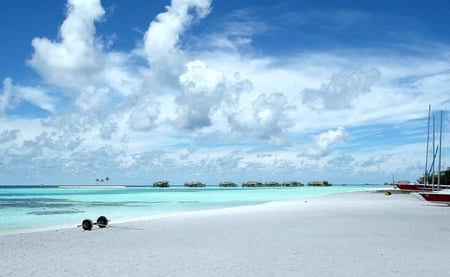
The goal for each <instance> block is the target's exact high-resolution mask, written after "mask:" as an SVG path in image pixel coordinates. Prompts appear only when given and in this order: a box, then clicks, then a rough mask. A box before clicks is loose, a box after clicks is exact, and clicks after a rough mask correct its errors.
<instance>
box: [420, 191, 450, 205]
mask: <svg viewBox="0 0 450 277" xmlns="http://www.w3.org/2000/svg"><path fill="white" fill-rule="evenodd" d="M419 194H420V196H422V197H423V199H425V200H427V201H429V202H433V203H437V204H446V205H450V193H449V192H445V193H444V192H419Z"/></svg>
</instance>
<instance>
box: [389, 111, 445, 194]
mask: <svg viewBox="0 0 450 277" xmlns="http://www.w3.org/2000/svg"><path fill="white" fill-rule="evenodd" d="M430 116H431V105H430V106H428V134H427V151H426V153H427V154H426V157H425V175H424V178H423V180H424V183H423V184H418V183H410V182H409V181H398V182H395V183H394V185H395V186H396V187H397V188H399V189H401V190H407V191H413V192H423V191H435V190H443V189H450V185H440V186H437V185H435V184H434V174H433V171H434V168H435V167H434V162H435V160H436V155H437V154H438V149H439V155H440V153H441V152H440V146H439V147H438V148H435V147H434V117H433V162H432V163H431V166H430V169H429V170H428V147H429V141H430ZM441 139H442V111H441ZM429 176H433V182H432V184H428V183H427V182H428V177H429ZM439 177H440V157H439ZM439 177H438V178H439ZM438 183H440V182H439V181H438Z"/></svg>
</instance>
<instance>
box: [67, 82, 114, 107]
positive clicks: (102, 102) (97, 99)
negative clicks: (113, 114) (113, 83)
mask: <svg viewBox="0 0 450 277" xmlns="http://www.w3.org/2000/svg"><path fill="white" fill-rule="evenodd" d="M108 94H109V88H107V87H103V88H98V89H97V88H95V87H92V86H89V87H86V88H83V89H82V90H81V93H80V95H79V96H78V97H77V99H76V100H75V105H76V106H77V107H78V108H79V109H80V111H82V112H88V111H93V110H95V109H98V108H102V107H103V108H106V107H107V105H108V99H109V98H108Z"/></svg>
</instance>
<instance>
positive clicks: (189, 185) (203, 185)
mask: <svg viewBox="0 0 450 277" xmlns="http://www.w3.org/2000/svg"><path fill="white" fill-rule="evenodd" d="M184 186H185V187H191V188H192V187H195V188H199V187H206V185H205V184H204V183H202V182H198V181H197V182H185V183H184Z"/></svg>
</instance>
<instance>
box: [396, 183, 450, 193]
mask: <svg viewBox="0 0 450 277" xmlns="http://www.w3.org/2000/svg"><path fill="white" fill-rule="evenodd" d="M396 186H397V188H399V189H402V190H410V191H433V190H437V189H438V186H437V185H434V186H432V185H429V184H427V185H423V184H396ZM449 188H450V186H448V185H440V186H439V189H449Z"/></svg>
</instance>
